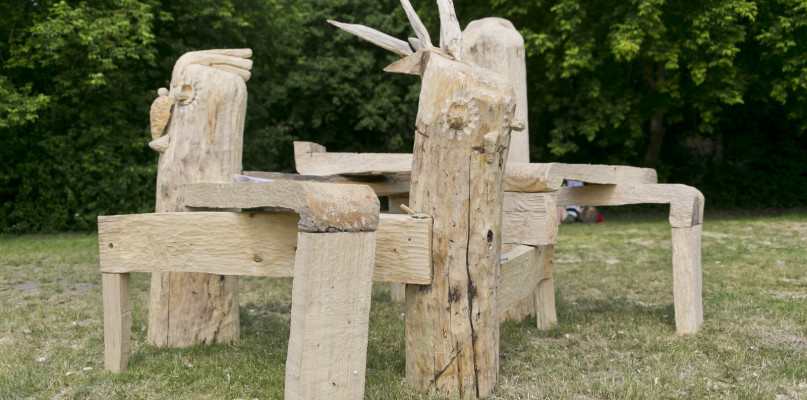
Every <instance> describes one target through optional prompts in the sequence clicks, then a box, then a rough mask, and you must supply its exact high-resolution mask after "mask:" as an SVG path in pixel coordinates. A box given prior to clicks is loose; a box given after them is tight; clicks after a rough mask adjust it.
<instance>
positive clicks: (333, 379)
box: [285, 232, 376, 400]
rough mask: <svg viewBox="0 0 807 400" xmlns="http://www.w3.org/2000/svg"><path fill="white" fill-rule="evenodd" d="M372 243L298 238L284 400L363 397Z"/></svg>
mask: <svg viewBox="0 0 807 400" xmlns="http://www.w3.org/2000/svg"><path fill="white" fill-rule="evenodd" d="M375 240H376V232H335V233H305V232H301V233H299V234H298V237H297V257H296V259H295V263H294V286H293V289H292V300H291V334H290V336H289V352H288V358H287V361H286V387H285V398H286V400H294V399H300V400H309V399H323V400H330V399H357V400H358V399H363V398H364V376H365V368H366V361H367V337H368V326H369V321H370V294H371V291H372V282H373V254H374V252H375Z"/></svg>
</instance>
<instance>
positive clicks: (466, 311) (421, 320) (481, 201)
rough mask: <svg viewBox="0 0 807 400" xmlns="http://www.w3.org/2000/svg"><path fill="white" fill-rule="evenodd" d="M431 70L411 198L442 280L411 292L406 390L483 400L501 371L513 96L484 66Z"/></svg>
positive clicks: (437, 65)
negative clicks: (504, 217) (501, 287)
mask: <svg viewBox="0 0 807 400" xmlns="http://www.w3.org/2000/svg"><path fill="white" fill-rule="evenodd" d="M424 67H425V69H424V71H425V72H424V73H423V82H422V85H421V93H420V103H419V107H418V116H417V124H416V125H417V132H416V134H415V146H414V149H415V154H414V161H413V167H412V187H411V191H410V197H409V199H410V208H411V209H413V210H414V211H416V212H422V213H426V214H427V215H430V216H432V217H433V218H434V228H433V239H432V243H433V246H432V262H433V267H434V278H433V280H432V284H431V285H430V286H419V285H407V288H406V303H405V304H406V306H405V311H406V381H407V384H409V385H410V386H414V387H416V388H422V389H425V388H428V387H433V388H434V389H435V390H436V391H437V392H438V393H439V395H440V396H443V397H456V396H458V397H464V396H466V395H467V396H476V397H485V396H488V395H489V394H490V393H491V392H492V391H493V390H494V389H495V387H496V384H497V382H496V381H497V377H498V370H499V366H498V362H499V351H498V349H499V331H498V326H499V313H498V303H497V300H498V299H497V296H496V288H497V286H498V279H497V278H498V273H499V265H500V262H501V261H500V255H501V253H500V246H501V212H502V211H501V210H502V208H501V207H502V206H501V204H502V203H501V202H502V196H503V178H504V169H505V166H506V159H507V148H508V144H509V138H510V129H509V125H510V117H511V116H512V115H513V109H514V106H515V95H514V93H513V89H512V87H511V86H510V85H509V83H507V82H506V80H505V79H504V78H502V77H500V76H498V75H496V74H495V73H493V72H490V71H488V70H485V69H482V68H479V67H475V66H471V65H469V64H465V63H461V62H457V61H452V60H449V59H446V58H445V57H442V56H439V55H435V54H432V55H431V56H430V57H429V59H428V60H427V63H426V64H425V65H424ZM491 132H493V133H494V135H493V136H491ZM486 149H493V150H494V153H489V152H488V151H487V150H486Z"/></svg>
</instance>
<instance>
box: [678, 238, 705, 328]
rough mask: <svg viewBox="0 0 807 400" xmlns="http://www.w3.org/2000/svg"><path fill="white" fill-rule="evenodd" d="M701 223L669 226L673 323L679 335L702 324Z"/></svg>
mask: <svg viewBox="0 0 807 400" xmlns="http://www.w3.org/2000/svg"><path fill="white" fill-rule="evenodd" d="M701 227H702V225H695V226H692V227H688V228H672V247H673V294H674V296H675V300H674V301H675V327H676V333H677V334H679V335H689V334H694V333H697V332H698V330H699V329H700V326H701V324H703V300H702V298H701V288H702V280H701V279H702V278H701V229H702V228H701Z"/></svg>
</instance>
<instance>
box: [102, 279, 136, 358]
mask: <svg viewBox="0 0 807 400" xmlns="http://www.w3.org/2000/svg"><path fill="white" fill-rule="evenodd" d="M101 285H102V288H103V298H104V367H105V368H106V369H107V370H108V371H111V372H113V373H118V372H121V371H123V370H125V369H126V364H127V363H128V362H129V345H130V338H131V330H132V305H131V294H130V284H129V274H101Z"/></svg>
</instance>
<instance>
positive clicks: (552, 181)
mask: <svg viewBox="0 0 807 400" xmlns="http://www.w3.org/2000/svg"><path fill="white" fill-rule="evenodd" d="M564 180H573V181H580V182H586V183H596V184H619V185H629V186H635V185H643V184H652V183H656V182H657V181H658V179H657V177H656V171H655V170H654V169H650V168H636V167H626V166H614V165H590V164H561V163H532V164H526V163H513V164H508V165H507V177H506V178H505V182H504V183H505V186H504V190H505V191H507V192H547V191H555V190H558V189H560V188H561V186H562V184H563V181H564ZM574 205H578V204H574Z"/></svg>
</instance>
